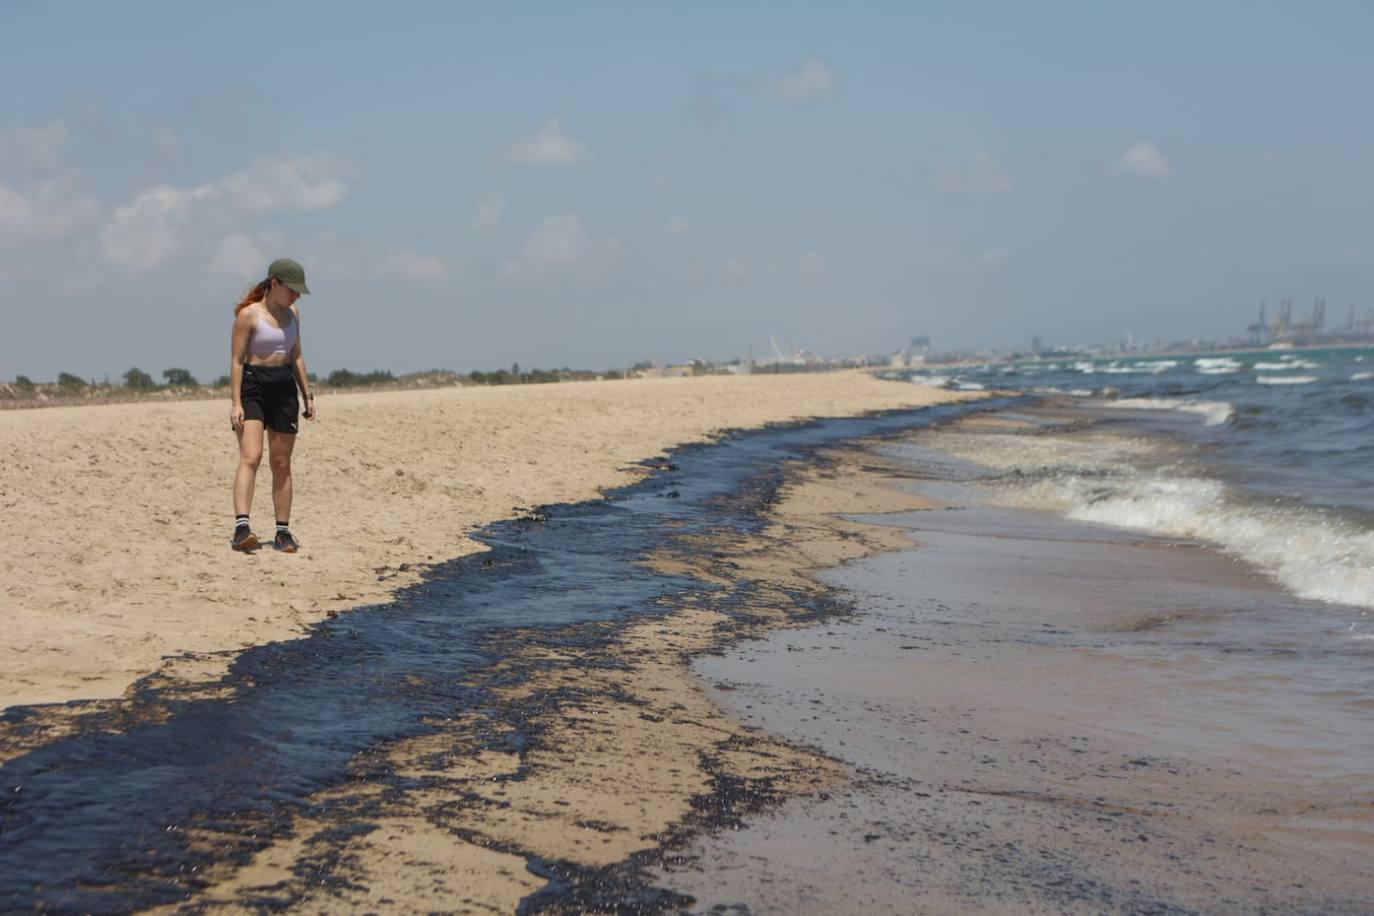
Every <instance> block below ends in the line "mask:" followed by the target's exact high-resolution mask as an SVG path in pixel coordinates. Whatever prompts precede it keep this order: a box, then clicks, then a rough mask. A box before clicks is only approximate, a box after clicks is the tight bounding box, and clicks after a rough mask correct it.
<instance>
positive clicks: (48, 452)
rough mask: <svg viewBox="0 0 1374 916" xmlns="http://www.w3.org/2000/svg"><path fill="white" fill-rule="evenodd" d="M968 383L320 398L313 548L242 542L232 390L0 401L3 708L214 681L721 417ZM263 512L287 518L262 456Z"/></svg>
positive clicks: (744, 420) (762, 416)
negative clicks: (222, 397) (477, 534)
mask: <svg viewBox="0 0 1374 916" xmlns="http://www.w3.org/2000/svg"><path fill="white" fill-rule="evenodd" d="M953 397H956V396H955V395H952V394H951V393H949V392H940V391H934V390H930V389H923V388H919V387H917V386H914V385H898V384H893V383H888V382H881V381H878V380H876V379H874V378H872V377H871V376H869V375H866V374H862V373H857V372H850V373H834V374H816V375H785V376H752V377H740V378H727V377H708V378H694V379H663V380H641V381H634V382H628V383H622V382H601V383H593V382H588V383H576V384H555V385H528V386H504V387H495V388H461V389H439V390H429V391H402V392H387V393H371V394H340V395H324V396H321V399H320V403H319V410H320V416H321V419H320V420H319V422H318V423H315V424H311V423H304V424H303V431H302V434H301V436H300V439H299V442H298V444H297V449H296V461H295V489H296V500H295V507H294V513H293V518H292V519H291V521H292V525H293V528H294V530H295V531H296V533H297V535H298V536H299V537H300V538H301V541H302V543H303V545H304V547H303V549H302V551H301V553H299V554H297V555H295V556H287V555H280V554H276V553H275V552H274V551H272V550H270V549H267V550H263V551H260V552H258V553H257V554H255V555H252V556H244V555H239V554H235V553H233V552H232V551H230V550H229V549H228V538H229V534H230V530H231V524H232V515H233V512H232V507H231V503H230V481H231V479H232V476H233V472H234V467H235V465H236V462H237V450H236V449H237V446H236V444H235V441H234V438H233V435H232V434H231V432H230V430H229V424H228V405H227V403H220V402H217V401H195V402H188V403H162V402H154V403H136V404H119V405H108V406H92V407H70V408H58V409H51V410H26V411H4V412H0V446H3V448H4V452H5V461H3V462H0V508H3V510H4V513H5V524H4V525H3V526H0V556H4V558H5V565H6V571H5V575H4V579H3V582H0V603H2V604H3V610H4V617H5V627H4V630H3V632H0V709H3V708H5V707H8V706H13V705H17V704H31V703H60V702H65V701H68V700H74V699H90V698H98V697H112V698H113V697H119V696H120V695H121V694H123V693H124V691H125V689H126V688H127V687H128V686H129V685H130V684H131V683H133V682H134V681H135V680H136V679H138V678H140V677H143V676H144V675H147V674H149V673H150V672H153V671H155V670H158V669H159V668H160V667H162V666H167V667H169V668H173V669H175V670H174V671H172V672H170V673H172V674H174V675H175V676H176V677H179V678H182V679H186V678H190V677H193V676H197V675H198V676H201V677H204V678H212V677H214V676H216V675H217V674H218V673H219V672H221V671H222V670H223V668H224V665H225V664H226V663H227V660H228V659H229V658H232V656H233V654H234V653H235V652H236V651H238V650H241V649H242V648H244V647H248V646H254V645H261V644H263V643H265V642H269V641H272V640H278V639H285V638H290V637H292V636H295V635H297V634H299V633H301V632H302V631H303V630H304V628H305V627H307V626H309V625H310V624H311V623H312V622H315V621H319V620H322V619H326V618H327V617H329V616H331V615H333V614H336V613H338V612H342V611H346V610H347V609H349V608H352V607H357V606H359V605H363V604H368V603H371V602H377V601H383V600H386V599H388V598H389V597H390V596H392V595H394V594H396V592H397V590H398V589H401V588H403V587H405V586H407V585H411V584H413V583H415V582H416V581H418V580H419V577H420V575H421V574H422V572H423V570H424V569H425V568H426V567H427V566H428V565H429V564H432V563H436V562H441V561H443V560H446V559H449V558H452V557H456V556H461V555H463V554H466V553H471V552H472V551H474V550H476V549H477V548H478V545H476V544H475V543H474V542H473V541H472V540H471V539H470V538H469V537H468V533H469V532H471V531H472V530H474V529H475V528H477V527H480V526H481V525H483V524H485V523H487V522H490V521H492V520H494V519H499V518H505V517H509V516H510V515H511V514H512V513H513V512H515V511H517V510H518V508H519V507H529V506H535V505H539V504H542V503H551V502H560V501H571V500H578V499H588V498H594V497H596V495H597V494H598V493H599V492H600V491H602V490H604V489H606V488H608V487H612V486H616V485H620V484H624V483H627V482H630V481H632V480H634V479H636V478H637V477H638V476H639V475H641V474H642V473H644V468H643V467H641V466H640V464H639V463H640V462H641V461H643V460H644V459H647V458H651V457H653V456H656V455H659V454H661V453H662V452H663V450H664V449H665V448H668V447H669V446H671V445H675V444H679V443H683V442H693V441H701V440H704V439H706V438H708V437H709V436H710V435H711V434H712V433H713V432H714V431H716V430H721V429H728V428H743V427H754V426H759V425H762V424H766V423H770V422H779V421H784V420H789V419H794V418H800V417H808V416H845V415H852V414H856V413H862V412H864V411H868V410H877V409H884V408H895V407H908V406H919V405H922V404H927V403H933V402H936V401H939V400H949V399H951V398H953ZM253 518H254V522H255V527H256V528H257V530H258V533H259V534H260V535H265V534H270V532H271V529H272V521H273V517H272V507H271V501H270V474H269V472H268V468H267V462H266V460H264V463H263V466H262V469H261V471H260V472H259V478H258V485H257V493H256V501H255V504H254V509H253ZM186 653H195V654H196V656H197V658H196V659H195V660H191V659H188V658H186V657H185V654H186Z"/></svg>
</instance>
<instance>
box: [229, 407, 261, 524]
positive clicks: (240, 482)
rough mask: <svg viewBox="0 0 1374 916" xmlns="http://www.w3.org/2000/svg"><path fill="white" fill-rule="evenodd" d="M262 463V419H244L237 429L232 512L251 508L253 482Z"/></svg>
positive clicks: (240, 513) (246, 510)
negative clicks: (236, 457) (237, 449)
mask: <svg viewBox="0 0 1374 916" xmlns="http://www.w3.org/2000/svg"><path fill="white" fill-rule="evenodd" d="M261 463H262V421H261V420H244V421H243V426H242V427H241V428H240V429H239V466H238V470H237V471H235V472H234V514H235V515H247V514H248V512H249V510H251V509H252V508H253V482H254V481H255V480H256V479H257V476H258V465H259V464H261Z"/></svg>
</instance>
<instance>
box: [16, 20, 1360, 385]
mask: <svg viewBox="0 0 1374 916" xmlns="http://www.w3.org/2000/svg"><path fill="white" fill-rule="evenodd" d="M1371 11H1374V7H1371V6H1370V5H1368V4H1358V3H1350V4H1341V3H1324V4H1308V5H1302V6H1300V5H1298V4H1296V3H1294V4H1265V3H1244V4H1240V3H1236V4H1228V3H1209V4H1150V5H1148V6H1146V5H1129V6H1127V5H1125V4H1087V3H1084V4H1011V3H999V4H991V3H986V4H979V3H963V4H910V3H901V4H896V3H894V4H857V5H853V6H852V8H841V7H840V6H839V5H830V6H815V7H814V8H810V7H808V8H802V7H801V6H800V5H798V4H781V3H773V4H739V3H732V4H710V3H698V4H691V5H687V4H681V5H675V6H663V5H653V4H632V3H625V4H608V3H592V4H586V5H583V6H580V7H576V8H574V6H573V5H571V4H558V5H552V4H550V5H543V4H538V5H537V4H527V5H523V6H514V5H502V6H500V7H498V6H496V5H492V6H490V7H485V8H478V7H476V6H466V5H457V4H413V3H412V4H406V3H401V4H396V5H393V6H388V7H386V8H385V9H383V7H382V6H381V5H380V4H339V3H331V4H311V3H292V4H255V3H234V4H222V5H214V6H211V5H209V4H164V3H125V4H95V3H66V4H55V3H23V2H9V3H6V4H3V5H0V100H3V105H0V308H3V310H4V321H5V327H6V333H5V334H4V335H3V336H0V378H9V377H12V376H13V375H15V374H18V373H22V374H27V375H29V376H31V377H33V378H36V379H37V378H51V377H54V376H55V375H56V373H57V372H58V371H59V370H65V371H72V372H76V373H78V374H81V375H83V376H93V377H103V376H104V375H106V374H109V375H110V376H111V377H115V376H118V375H119V374H120V373H122V372H123V371H124V370H125V369H126V368H128V367H129V366H131V365H138V366H140V367H142V368H144V369H145V370H147V371H150V372H153V373H154V374H157V373H160V371H161V370H162V369H164V368H167V367H169V366H184V367H187V368H190V369H191V370H192V371H193V372H195V373H197V374H199V375H201V376H203V377H213V376H216V375H220V374H222V373H224V372H226V371H227V361H228V356H227V349H228V329H229V320H230V307H231V305H232V302H233V301H234V299H235V298H236V296H237V294H238V293H239V292H240V291H241V290H242V288H244V287H245V286H247V285H248V284H250V283H252V282H253V281H255V280H256V279H260V275H261V274H262V273H263V271H264V269H265V266H266V263H267V262H268V261H270V260H271V259H272V258H274V257H277V256H279V255H286V256H291V257H295V258H297V259H298V260H300V261H301V262H302V263H304V264H305V267H306V270H307V273H308V276H309V280H310V284H311V287H312V289H313V290H314V293H315V294H314V295H313V296H312V297H310V298H309V299H307V300H305V302H304V303H303V306H304V308H303V313H304V332H305V340H306V344H307V351H306V352H307V358H308V360H309V362H310V364H311V367H312V368H314V369H316V370H318V371H327V370H329V369H332V368H338V367H343V366H347V367H349V368H354V369H370V368H374V367H379V368H388V369H392V370H395V371H398V372H402V371H408V370H412V369H419V368H429V367H447V368H454V369H460V370H464V371H466V370H470V369H474V368H494V367H497V366H502V365H508V364H510V363H511V362H515V361H518V362H520V363H521V364H522V365H526V366H534V365H538V366H551V365H572V366H585V367H602V366H614V365H623V364H626V363H629V362H632V361H634V360H637V359H640V358H655V359H660V360H663V361H673V360H678V359H683V358H689V357H716V358H727V357H731V356H741V355H744V353H745V352H746V348H747V347H749V346H751V345H752V347H753V349H754V352H755V354H756V355H762V354H764V353H765V352H767V350H768V340H769V337H770V335H774V336H776V337H777V338H778V339H779V340H780V341H794V340H795V341H799V342H801V343H802V344H804V345H806V346H809V347H811V348H813V349H815V350H818V351H820V352H825V353H831V354H844V353H857V352H864V351H867V352H879V351H884V350H890V349H896V348H899V347H900V346H901V345H902V343H903V342H904V341H905V340H906V339H907V338H908V337H910V336H912V335H914V334H928V335H930V336H931V337H932V338H933V340H934V342H935V344H936V345H937V347H974V346H993V347H1003V348H1011V347H1025V346H1027V345H1028V343H1029V339H1030V337H1031V335H1032V334H1039V335H1041V336H1042V337H1043V338H1044V339H1045V340H1046V341H1050V342H1058V343H1075V342H1085V341H1090V340H1098V339H1115V338H1117V337H1120V336H1121V335H1123V334H1125V333H1127V332H1130V333H1133V334H1135V335H1136V336H1137V337H1156V336H1158V337H1168V338H1183V337H1192V336H1202V337H1224V336H1226V335H1229V334H1232V333H1237V332H1239V331H1240V330H1241V329H1242V328H1243V326H1244V324H1245V323H1246V322H1247V321H1249V320H1251V318H1252V315H1253V313H1254V312H1255V311H1256V309H1257V307H1258V303H1259V302H1260V300H1262V299H1268V300H1269V301H1270V302H1271V303H1272V302H1274V301H1276V300H1277V299H1279V298H1281V297H1293V298H1294V299H1296V300H1297V301H1298V303H1299V309H1300V310H1301V309H1305V308H1306V304H1307V302H1309V301H1310V299H1311V298H1312V297H1314V296H1318V295H1322V296H1326V297H1327V298H1328V300H1329V302H1330V306H1329V314H1330V315H1332V316H1334V317H1335V318H1336V319H1337V320H1343V318H1344V316H1345V314H1346V309H1347V308H1348V306H1349V305H1350V304H1352V303H1354V304H1357V305H1358V306H1359V308H1360V310H1361V311H1363V310H1364V309H1365V308H1367V307H1369V306H1371V305H1374V155H1371V154H1374V121H1371V119H1370V118H1369V116H1368V110H1369V107H1370V101H1369V100H1370V98H1371V96H1372V95H1374V91H1372V90H1374V57H1372V56H1371V55H1370V54H1369V53H1368V47H1367V43H1368V37H1369V36H1370V35H1372V34H1374V12H1371Z"/></svg>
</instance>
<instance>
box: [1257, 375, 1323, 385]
mask: <svg viewBox="0 0 1374 916" xmlns="http://www.w3.org/2000/svg"><path fill="white" fill-rule="evenodd" d="M1316 380H1317V377H1316V376H1315V375H1258V376H1255V381H1257V382H1259V383H1260V384H1261V385H1308V384H1311V383H1312V382H1315V381H1316Z"/></svg>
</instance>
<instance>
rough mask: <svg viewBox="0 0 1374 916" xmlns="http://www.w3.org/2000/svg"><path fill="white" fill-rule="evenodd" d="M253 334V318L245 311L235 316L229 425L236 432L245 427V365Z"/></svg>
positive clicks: (230, 373) (232, 339) (231, 350)
mask: <svg viewBox="0 0 1374 916" xmlns="http://www.w3.org/2000/svg"><path fill="white" fill-rule="evenodd" d="M252 333H253V316H252V314H251V312H250V311H249V310H248V309H244V310H243V311H241V312H239V313H238V315H236V316H234V330H233V332H232V333H231V334H230V335H229V397H230V405H231V406H230V408H229V425H230V426H231V427H233V428H234V429H236V430H237V429H239V428H240V427H241V426H243V397H242V394H243V363H244V360H245V359H246V358H247V355H248V337H249V335H251V334H252Z"/></svg>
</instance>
